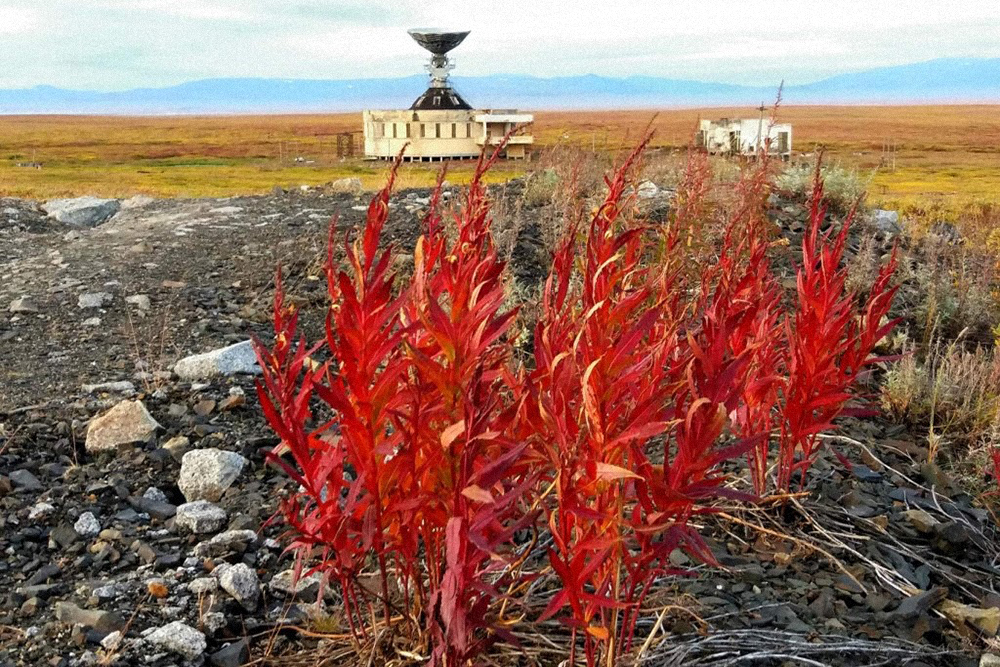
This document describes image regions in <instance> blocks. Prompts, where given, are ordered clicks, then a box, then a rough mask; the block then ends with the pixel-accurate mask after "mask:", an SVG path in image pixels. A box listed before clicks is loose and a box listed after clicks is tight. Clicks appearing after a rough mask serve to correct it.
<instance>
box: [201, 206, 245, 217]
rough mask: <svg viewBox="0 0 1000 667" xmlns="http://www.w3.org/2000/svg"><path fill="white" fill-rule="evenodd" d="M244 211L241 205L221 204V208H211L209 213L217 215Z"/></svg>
mask: <svg viewBox="0 0 1000 667" xmlns="http://www.w3.org/2000/svg"><path fill="white" fill-rule="evenodd" d="M242 212H243V209H242V208H240V207H239V206H220V207H219V208H213V209H211V210H209V213H215V214H217V215H236V214H237V213H242Z"/></svg>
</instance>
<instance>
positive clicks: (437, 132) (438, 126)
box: [434, 123, 441, 139]
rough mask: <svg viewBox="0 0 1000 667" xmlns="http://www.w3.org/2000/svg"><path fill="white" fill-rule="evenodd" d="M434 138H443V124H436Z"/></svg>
mask: <svg viewBox="0 0 1000 667" xmlns="http://www.w3.org/2000/svg"><path fill="white" fill-rule="evenodd" d="M434 138H435V139H440V138H441V123H434Z"/></svg>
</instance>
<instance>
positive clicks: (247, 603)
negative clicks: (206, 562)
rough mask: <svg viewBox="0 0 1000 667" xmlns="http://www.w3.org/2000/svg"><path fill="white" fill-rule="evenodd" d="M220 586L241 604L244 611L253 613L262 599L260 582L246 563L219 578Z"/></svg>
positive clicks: (232, 568)
mask: <svg viewBox="0 0 1000 667" xmlns="http://www.w3.org/2000/svg"><path fill="white" fill-rule="evenodd" d="M219 586H221V587H222V590H224V591H226V592H227V593H229V594H230V595H232V596H233V599H235V600H236V601H237V602H239V603H240V604H241V605H242V606H243V608H244V609H246V610H248V611H253V610H254V609H256V608H257V601H258V600H259V599H260V580H259V579H257V573H256V572H254V571H253V570H251V569H250V567H249V566H248V565H247V564H246V563H237V564H236V565H233V566H232V567H229V568H226V571H225V572H223V573H222V575H221V576H220V577H219Z"/></svg>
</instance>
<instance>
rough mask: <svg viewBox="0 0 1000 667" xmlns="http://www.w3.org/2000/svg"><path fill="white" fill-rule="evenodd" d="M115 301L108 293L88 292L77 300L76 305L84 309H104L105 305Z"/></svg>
mask: <svg viewBox="0 0 1000 667" xmlns="http://www.w3.org/2000/svg"><path fill="white" fill-rule="evenodd" d="M113 299H114V297H113V296H111V295H110V294H108V293H107V292H88V293H86V294H81V295H80V296H79V297H78V298H77V300H76V305H77V306H79V307H80V308H83V309H88V308H103V307H104V306H105V305H107V304H109V303H111V301H112V300H113Z"/></svg>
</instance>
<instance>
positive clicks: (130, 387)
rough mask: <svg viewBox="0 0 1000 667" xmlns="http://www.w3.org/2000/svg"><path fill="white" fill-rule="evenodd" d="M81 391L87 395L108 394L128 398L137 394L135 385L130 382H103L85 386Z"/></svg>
mask: <svg viewBox="0 0 1000 667" xmlns="http://www.w3.org/2000/svg"><path fill="white" fill-rule="evenodd" d="M80 389H81V390H82V391H83V393H85V394H96V393H99V392H107V393H109V394H124V395H126V396H131V395H132V394H134V393H135V385H134V384H132V383H131V382H129V381H128V380H119V381H117V382H101V383H100V384H85V385H83V386H82V387H81V388H80Z"/></svg>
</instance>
